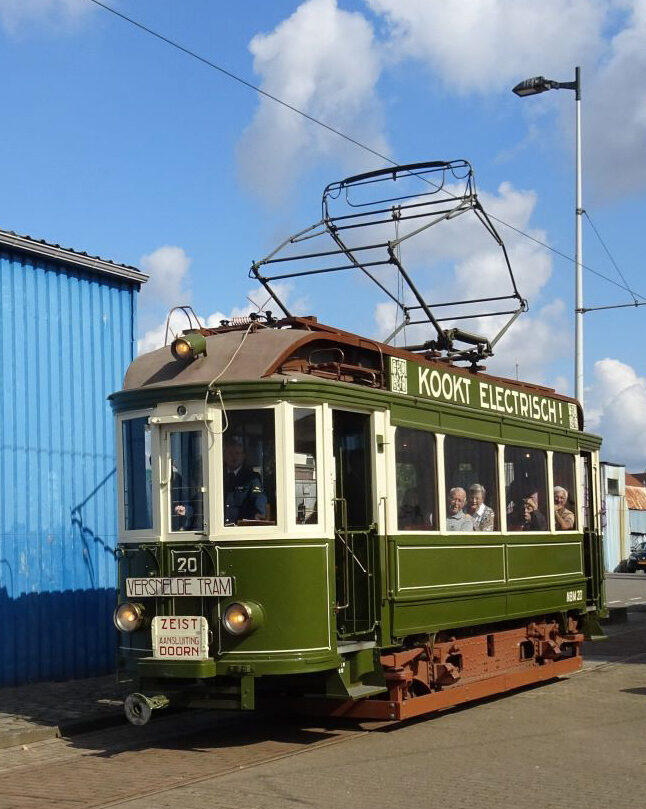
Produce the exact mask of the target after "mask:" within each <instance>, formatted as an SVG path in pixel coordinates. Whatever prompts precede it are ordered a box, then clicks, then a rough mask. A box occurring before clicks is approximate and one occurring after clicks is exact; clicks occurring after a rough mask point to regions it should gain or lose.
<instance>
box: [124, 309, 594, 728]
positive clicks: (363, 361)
mask: <svg viewBox="0 0 646 809" xmlns="http://www.w3.org/2000/svg"><path fill="white" fill-rule="evenodd" d="M111 401H112V406H113V408H114V412H115V415H116V419H117V435H118V437H119V443H120V446H119V461H118V481H119V482H118V489H119V492H120V496H119V525H120V536H119V545H118V557H119V585H118V589H119V604H118V607H117V609H116V611H115V623H116V625H117V627H118V628H119V630H120V635H119V637H120V640H119V647H118V668H119V671H120V672H121V673H122V674H125V675H130V676H134V677H135V678H136V682H137V686H136V692H137V693H133V694H132V695H131V696H130V697H128V699H127V702H126V714H127V715H128V718H129V719H130V720H131V721H132V722H133V723H135V724H143V723H144V722H145V721H147V719H148V718H149V716H150V714H151V711H152V709H153V708H159V707H163V706H165V705H168V704H173V703H177V704H183V705H191V706H205V707H220V708H233V709H243V710H249V709H253V708H254V707H255V705H256V704H260V702H262V700H263V699H272V700H276V699H277V698H286V699H288V700H289V701H290V702H292V701H296V702H298V703H299V704H300V705H301V706H304V707H306V708H307V707H309V708H310V709H312V710H315V711H326V712H328V713H329V714H334V715H345V716H352V717H375V718H380V719H395V720H397V719H402V718H405V717H410V716H413V715H416V714H421V713H425V712H428V711H432V710H435V709H438V708H445V707H447V706H452V705H456V704H458V703H461V702H465V701H467V700H472V699H475V698H479V697H482V696H485V695H489V694H493V693H498V692H502V691H506V690H509V689H511V688H515V687H518V686H521V685H525V684H528V683H533V682H537V681H541V680H546V679H550V678H553V677H557V676H560V675H562V674H567V673H570V672H573V671H576V670H577V669H579V668H580V666H581V645H582V642H583V640H584V638H590V637H592V636H595V635H597V634H600V629H599V626H598V620H597V619H598V617H599V615H600V614H603V611H604V609H605V604H604V590H603V587H604V585H603V573H602V570H603V568H602V561H601V560H602V552H601V529H600V524H599V514H600V499H599V498H600V491H599V457H598V452H599V446H600V439H599V438H598V437H596V436H594V435H591V434H588V433H586V432H584V431H583V429H582V426H583V416H582V413H581V409H580V406H579V404H578V403H577V402H576V401H575V400H573V399H570V398H567V397H565V396H561V395H558V394H556V393H555V392H554V391H553V390H550V389H547V388H541V387H536V386H533V385H527V384H523V383H521V382H516V381H511V380H505V379H499V378H496V377H493V376H489V375H487V374H485V373H482V372H481V371H480V370H478V368H477V367H471V368H462V367H458V366H457V365H455V364H454V363H452V362H451V361H447V360H445V359H438V358H434V357H433V356H431V355H429V354H428V352H427V354H420V353H413V352H412V351H409V350H406V349H402V348H397V347H393V346H392V345H387V344H384V343H379V342H375V341H374V340H371V339H366V338H363V337H359V336H356V335H354V334H351V333H348V332H344V331H341V330H339V329H335V328H332V327H329V326H324V325H322V324H319V323H318V322H317V321H316V319H314V318H298V317H285V318H283V319H281V320H275V319H273V318H271V317H269V316H267V317H266V318H262V317H255V318H251V319H249V320H248V321H246V322H240V323H228V324H227V323H225V324H224V325H222V326H221V327H220V328H214V329H203V328H198V329H191V330H188V331H186V332H184V333H183V334H182V335H181V336H180V337H178V338H177V339H176V340H175V341H174V342H173V344H172V346H167V347H165V348H162V349H159V350H157V351H153V352H151V353H149V354H146V355H143V356H141V357H139V358H137V359H136V360H135V361H134V362H133V363H132V365H131V366H130V368H129V370H128V372H127V375H126V378H125V383H124V388H123V390H122V391H120V392H118V393H115V394H113V395H112V397H111Z"/></svg>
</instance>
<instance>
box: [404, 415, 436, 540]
mask: <svg viewBox="0 0 646 809" xmlns="http://www.w3.org/2000/svg"><path fill="white" fill-rule="evenodd" d="M395 463H396V480H397V528H398V529H399V530H400V531H433V530H436V528H437V525H436V521H437V483H436V481H437V473H436V471H435V470H436V463H435V436H434V435H433V434H432V433H429V432H426V431H425V430H413V429H410V428H408V427H398V428H397V431H396V433H395Z"/></svg>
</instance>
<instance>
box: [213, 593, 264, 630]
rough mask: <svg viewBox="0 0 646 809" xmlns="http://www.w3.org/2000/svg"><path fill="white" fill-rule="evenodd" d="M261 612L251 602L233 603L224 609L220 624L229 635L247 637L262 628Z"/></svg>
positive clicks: (257, 605) (258, 605)
mask: <svg viewBox="0 0 646 809" xmlns="http://www.w3.org/2000/svg"><path fill="white" fill-rule="evenodd" d="M263 618H264V616H263V612H262V607H261V606H260V604H254V603H253V601H235V602H234V603H233V604H229V606H228V607H227V608H226V609H225V611H224V614H223V615H222V624H223V625H224V628H225V629H226V631H227V632H228V633H229V634H230V635H248V634H249V633H250V632H253V631H254V630H255V629H258V627H259V626H262V622H263Z"/></svg>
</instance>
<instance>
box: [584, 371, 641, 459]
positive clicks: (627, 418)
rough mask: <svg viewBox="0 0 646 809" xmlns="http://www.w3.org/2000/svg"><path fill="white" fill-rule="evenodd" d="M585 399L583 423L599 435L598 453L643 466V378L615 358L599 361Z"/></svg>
mask: <svg viewBox="0 0 646 809" xmlns="http://www.w3.org/2000/svg"><path fill="white" fill-rule="evenodd" d="M588 399H589V406H588V408H587V413H586V415H587V419H588V424H587V426H588V428H589V429H591V430H594V431H596V432H599V433H600V434H601V436H602V437H603V440H604V445H603V447H602V456H603V457H604V458H607V459H609V460H612V461H615V462H616V463H625V464H626V465H627V466H628V467H629V468H632V469H634V470H643V469H645V468H646V378H645V377H643V376H639V375H638V374H637V372H636V371H635V369H634V368H632V367H631V366H630V365H626V364H625V363H623V362H620V361H619V360H615V359H610V358H606V359H603V360H599V361H598V362H596V363H595V364H594V383H593V385H592V387H591V390H590V391H589V393H588Z"/></svg>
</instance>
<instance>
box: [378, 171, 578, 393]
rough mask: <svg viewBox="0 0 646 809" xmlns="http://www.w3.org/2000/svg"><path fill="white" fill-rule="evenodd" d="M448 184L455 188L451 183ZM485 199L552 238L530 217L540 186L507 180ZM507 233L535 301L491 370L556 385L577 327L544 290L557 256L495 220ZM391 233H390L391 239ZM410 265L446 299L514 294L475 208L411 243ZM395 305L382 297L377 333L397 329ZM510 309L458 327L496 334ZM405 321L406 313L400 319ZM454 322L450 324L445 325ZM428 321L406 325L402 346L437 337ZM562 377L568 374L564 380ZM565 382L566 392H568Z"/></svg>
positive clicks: (495, 307) (427, 290) (428, 289)
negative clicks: (518, 184) (519, 185)
mask: <svg viewBox="0 0 646 809" xmlns="http://www.w3.org/2000/svg"><path fill="white" fill-rule="evenodd" d="M447 190H449V191H453V190H457V189H453V188H450V187H447ZM479 198H480V201H481V202H482V204H483V207H484V209H485V211H486V212H487V213H488V214H490V215H492V216H495V217H497V218H500V219H502V220H504V221H506V222H509V223H510V224H511V225H513V226H514V227H515V228H517V229H518V230H522V231H524V232H527V233H530V234H531V235H532V236H534V238H536V239H539V240H541V241H546V240H547V236H546V234H545V233H544V232H543V231H541V230H538V229H535V228H532V226H531V217H532V215H533V212H534V209H535V207H536V202H537V197H536V194H535V193H534V192H533V191H522V190H519V189H516V188H514V187H513V186H512V185H511V184H510V183H508V182H504V183H502V184H501V185H500V186H499V188H498V190H497V191H496V192H494V193H491V192H486V191H485V192H481V193H480V194H479ZM493 224H494V225H495V226H496V227H499V229H500V230H501V235H502V236H503V237H504V241H505V245H506V248H507V252H508V255H509V258H510V263H511V266H512V268H513V272H514V277H515V279H516V283H517V287H518V290H519V292H520V294H521V295H522V296H523V297H524V298H526V299H527V300H528V302H529V305H530V310H531V311H530V312H529V313H526V314H522V315H521V316H520V317H519V318H518V319H517V320H516V322H515V323H514V324H513V325H512V326H511V328H510V329H509V331H507V332H506V333H505V334H504V335H503V337H502V338H501V339H500V342H499V343H497V344H496V346H495V347H494V357H493V358H491V359H489V360H487V361H486V362H485V364H486V366H487V370H488V371H490V372H491V373H495V374H500V375H501V376H506V377H510V378H513V377H514V376H515V374H516V363H518V373H519V377H520V378H521V379H523V380H525V381H528V382H534V383H536V384H547V385H549V384H550V380H553V379H555V378H556V377H557V375H558V371H559V365H560V363H562V359H563V357H564V356H567V355H568V352H569V348H568V346H569V344H570V342H571V338H570V328H569V326H568V323H567V312H566V307H565V304H564V302H563V301H562V300H561V299H560V298H557V299H555V300H551V301H548V302H547V303H545V302H543V303H541V301H542V299H543V297H544V289H545V286H546V284H547V282H548V281H549V279H550V277H551V273H552V260H551V257H550V255H549V253H548V252H547V251H546V250H545V248H543V247H541V246H540V245H539V244H537V243H536V242H532V241H529V240H527V239H526V238H524V237H523V236H521V235H520V234H519V233H517V232H516V231H514V230H509V229H506V228H505V229H503V228H502V226H499V225H498V223H497V222H496V221H495V220H494V222H493ZM386 238H388V237H386ZM403 257H404V263H405V265H406V267H407V268H409V269H414V272H412V273H411V275H412V276H413V279H414V281H415V282H416V284H417V286H418V288H419V289H420V290H421V292H422V295H423V297H424V299H425V300H427V301H430V302H431V303H432V302H433V301H435V302H441V301H446V300H458V299H460V298H462V299H465V298H485V297H491V296H498V295H508V294H511V292H512V286H511V281H510V280H509V276H508V270H507V267H506V264H505V262H504V258H503V255H502V251H501V250H500V248H499V247H498V246H497V245H496V242H495V241H494V239H493V238H492V236H491V235H490V234H488V233H487V231H486V230H485V228H484V227H483V226H482V224H481V223H480V222H479V220H478V219H477V218H476V217H475V215H473V214H465V215H464V216H460V217H458V218H457V219H453V220H451V221H447V222H441V223H439V224H438V225H436V226H434V227H432V228H430V229H429V230H428V231H425V232H424V233H422V234H419V235H418V236H415V237H413V238H412V239H411V241H410V246H407V247H406V248H405V250H404V253H403ZM516 306H517V304H516V302H515V301H514V300H506V301H493V302H489V303H481V304H474V305H472V308H470V309H467V308H465V307H462V308H461V309H460V313H462V314H476V313H478V312H485V311H489V312H493V311H501V310H503V311H504V310H511V309H514V308H515V307H516ZM431 310H432V311H434V314H435V315H436V316H440V315H441V316H451V315H453V314H455V313H457V312H458V310H457V309H456V308H452V307H447V308H443V309H434V308H433V306H432V305H431ZM395 315H396V311H395V306H394V304H391V303H383V304H379V305H377V307H376V308H375V320H376V329H377V333H378V336H379V337H381V338H384V337H385V336H386V335H388V334H390V333H391V332H392V331H393V330H394V328H395V323H396V319H395ZM509 317H510V315H505V316H495V317H489V318H476V319H473V320H464V321H456V322H455V325H458V326H461V327H462V328H464V329H466V330H467V331H470V332H474V333H476V334H482V335H483V336H486V337H488V338H489V339H493V338H494V337H495V336H496V334H497V333H498V331H499V330H500V329H501V328H502V327H503V326H504V325H505V324H506V323H507V321H508V320H509ZM397 322H399V323H401V315H399V321H397ZM442 325H443V326H444V327H448V326H450V325H451V323H443V324H442ZM434 336H435V335H434V333H432V332H431V329H430V328H429V327H412V328H411V327H407V329H406V333H405V338H404V334H403V333H402V334H401V337H400V338H398V340H396V341H394V342H395V343H396V344H397V343H399V344H402V343H403V342H406V343H407V344H411V343H418V342H423V341H425V340H429V339H433V338H434ZM559 381H562V380H559ZM567 388H568V385H566V386H565V388H563V387H560V390H561V391H563V392H565V391H567Z"/></svg>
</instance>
